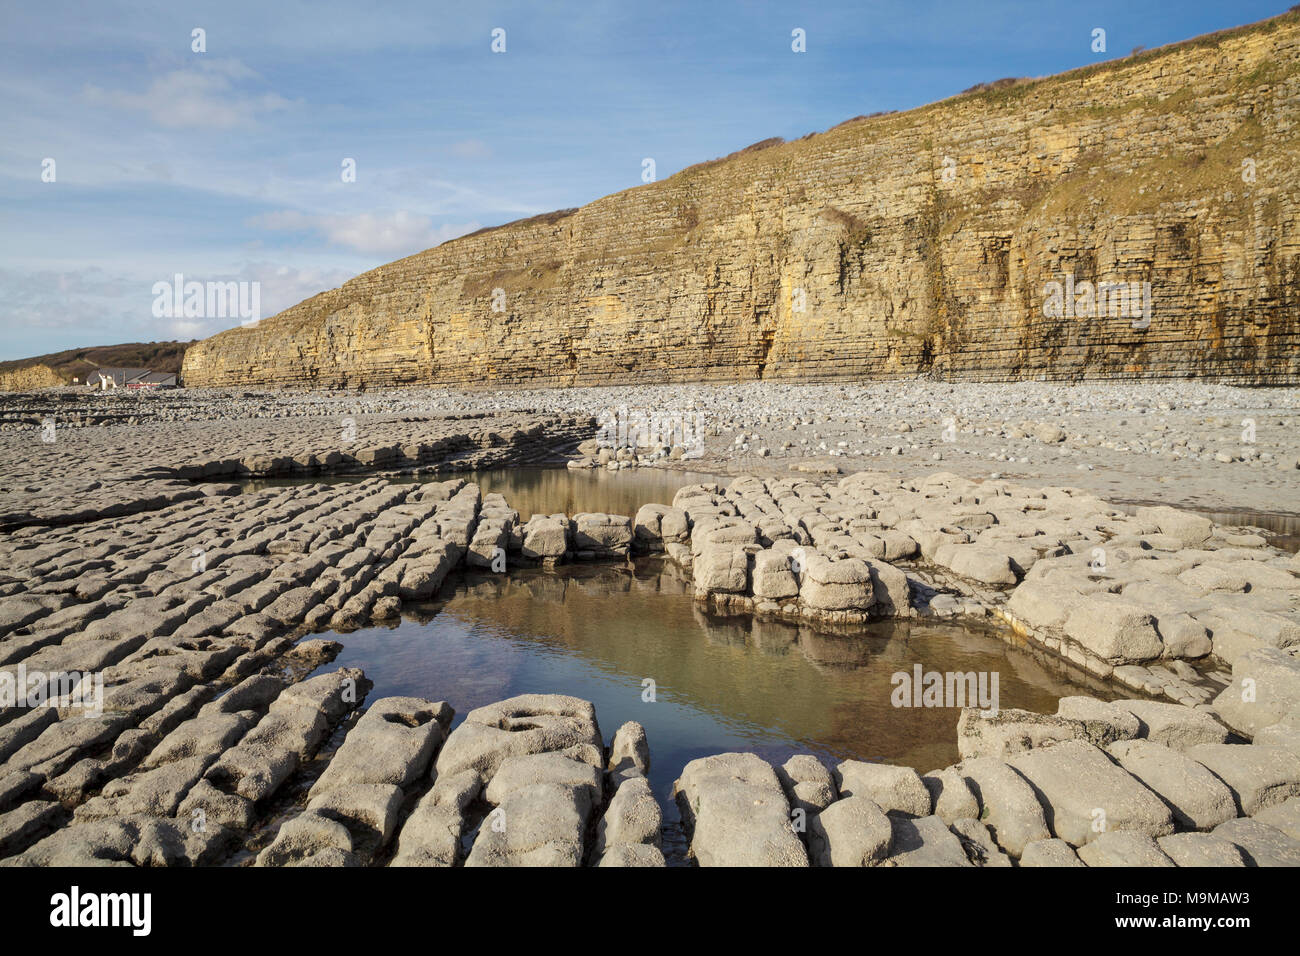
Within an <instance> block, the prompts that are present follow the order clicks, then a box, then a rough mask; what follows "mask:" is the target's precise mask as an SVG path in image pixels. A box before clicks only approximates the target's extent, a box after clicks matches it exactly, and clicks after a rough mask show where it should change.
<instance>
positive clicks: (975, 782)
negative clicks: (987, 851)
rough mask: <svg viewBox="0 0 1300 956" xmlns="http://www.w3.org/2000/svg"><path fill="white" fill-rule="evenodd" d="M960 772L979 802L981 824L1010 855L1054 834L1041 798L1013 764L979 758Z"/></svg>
mask: <svg viewBox="0 0 1300 956" xmlns="http://www.w3.org/2000/svg"><path fill="white" fill-rule="evenodd" d="M957 770H958V771H959V772H960V773H961V775H962V779H964V780H965V781H966V783H967V784H968V786H969V787H970V790H971V793H972V794H973V795H974V796H975V798H976V799H977V800H978V801H979V806H980V814H979V819H980V822H982V823H984V824H985V825H986V826H987V827H988V828H989V829H990V830H991V831H992V833H993V837H994V839H995V840H997V842H998V845H999V846H1001V847H1002V848H1003V849H1004V850H1006V852H1007V853H1008V854H1010V855H1011V856H1013V857H1019V856H1020V855H1021V854H1022V853H1023V852H1024V850H1025V848H1026V847H1027V846H1028V845H1029V844H1031V843H1034V842H1037V841H1040V840H1045V839H1047V838H1049V837H1050V836H1051V835H1052V834H1051V831H1050V830H1049V829H1048V826H1047V816H1046V813H1045V812H1044V809H1043V805H1042V804H1041V803H1040V802H1039V799H1038V795H1037V794H1036V793H1034V789H1033V787H1031V786H1030V785H1029V783H1028V781H1026V780H1025V778H1024V777H1022V776H1021V775H1020V774H1019V773H1017V772H1016V771H1015V770H1013V769H1012V768H1011V766H1010V765H1008V764H1006V763H1003V762H1002V761H1001V760H999V759H997V758H996V757H978V758H976V759H975V760H966V761H963V762H962V763H961V764H959V765H958V767H957Z"/></svg>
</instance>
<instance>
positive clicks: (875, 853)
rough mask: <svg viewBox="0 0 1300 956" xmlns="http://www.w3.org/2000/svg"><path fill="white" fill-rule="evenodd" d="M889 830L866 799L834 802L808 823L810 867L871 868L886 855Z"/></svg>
mask: <svg viewBox="0 0 1300 956" xmlns="http://www.w3.org/2000/svg"><path fill="white" fill-rule="evenodd" d="M892 838H893V828H892V824H891V823H890V820H889V817H887V816H886V815H885V813H884V811H882V810H881V809H880V807H879V806H877V805H876V803H875V802H874V801H872V800H870V799H868V798H867V797H854V796H850V797H845V798H844V799H842V800H837V801H835V802H834V803H832V804H831V805H830V806H828V807H826V808H825V809H824V810H822V811H821V812H819V813H814V814H812V815H811V816H810V818H809V822H808V855H809V858H810V859H811V860H812V865H813V866H874V865H875V864H877V863H879V862H880V861H881V860H883V859H884V858H885V857H886V856H887V855H888V853H889V845H890V841H891V839H892Z"/></svg>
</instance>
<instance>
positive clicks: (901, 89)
mask: <svg viewBox="0 0 1300 956" xmlns="http://www.w3.org/2000/svg"><path fill="white" fill-rule="evenodd" d="M1287 6H1288V3H1287V0H1281V2H1278V0H1275V2H1257V0H1235V2H1232V3H1226V2H1204V0H1178V2H1150V3H1144V2H1137V0H1125V2H1110V0H1106V2H1087V3H1079V2H1053V0H1037V2H1033V0H1024V2H1011V0H981V2H977V3H970V2H930V0H906V2H870V3H856V4H854V3H838V2H832V0H818V2H812V3H796V2H785V3H777V2H743V0H722V2H706V0H695V2H682V3H674V2H670V3H624V2H606V0H581V2H573V3H568V2H545V0H527V2H518V3H481V2H474V3H444V2H438V0H432V2H430V0H423V2H416V3H384V2H371V3H355V2H334V0H311V2H296V0H290V2H280V0H260V2H242V0H221V2H215V3H193V4H189V3H184V2H137V3H130V4H124V3H116V2H111V0H101V2H94V3H91V2H84V3H81V4H77V3H64V2H58V0H42V2H40V3H28V2H19V0H0V104H3V105H0V129H3V131H4V132H3V135H2V136H0V359H9V358H19V357H23V356H27V355H37V354H43V353H46V352H53V351H59V350H62V349H67V348H74V347H79V346H87V345H103V344H110V343H114V342H131V341H155V340H165V339H172V338H193V337H202V336H206V335H209V334H212V333H213V332H216V331H219V330H220V329H221V328H225V327H229V326H231V325H234V324H236V323H237V320H231V319H212V318H199V317H195V318H189V319H185V318H169V317H155V316H154V314H153V311H152V308H151V306H152V305H153V301H154V295H153V285H154V283H155V282H159V281H170V280H171V278H172V276H173V275H174V274H176V273H181V274H183V275H184V276H185V278H186V279H187V280H197V281H200V282H206V281H227V280H236V281H238V280H244V281H249V282H253V281H256V282H260V283H261V287H260V288H261V299H262V309H261V311H262V315H263V316H266V315H271V314H273V313H275V312H277V311H279V310H280V309H283V308H285V307H287V306H289V305H292V304H294V303H295V302H298V301H300V300H301V299H303V298H305V297H307V296H309V295H313V294H315V293H316V292H320V291H322V290H324V289H328V288H333V287H335V286H337V285H339V284H340V283H341V282H343V281H344V280H346V279H348V278H350V277H351V276H353V275H356V274H358V273H360V272H364V271H365V270H367V269H370V268H373V267H375V266H377V265H381V264H383V263H385V262H389V261H391V260H393V259H396V258H400V257H401V256H404V255H409V254H411V253H414V252H418V251H420V250H422V249H426V248H428V247H430V246H433V245H436V244H437V243H439V242H442V241H444V240H446V239H449V238H453V237H455V236H457V235H461V234H463V233H465V232H470V231H472V230H474V229H477V228H480V227H482V226H489V225H496V224H499V223H503V222H508V221H510V220H512V219H518V218H521V217H523V216H528V215H533V214H535V213H539V212H546V211H549V210H552V209H559V208H564V207H568V206H579V205H582V204H584V203H586V202H589V201H591V200H593V199H596V198H598V197H600V196H603V195H606V194H608V193H611V192H615V191H617V190H620V189H625V188H627V187H629V186H635V185H639V184H640V182H641V169H642V160H643V159H644V158H645V157H652V158H653V159H654V160H655V164H656V167H657V169H656V171H657V174H658V177H659V178H660V179H662V178H665V177H667V176H669V175H671V174H672V173H674V172H676V171H677V170H679V169H681V168H683V167H685V166H689V165H691V164H693V163H696V162H700V161H702V160H706V159H712V158H715V157H717V156H722V155H725V154H727V153H729V152H732V151H734V150H736V149H739V148H741V147H744V146H747V145H749V144H750V143H753V142H756V141H757V140H760V139H765V138H767V137H770V136H782V137H785V138H786V139H794V138H797V137H799V136H802V135H804V134H805V133H809V132H813V131H819V130H824V129H827V128H828V127H830V126H833V125H835V124H836V123H839V122H841V121H842V120H845V119H847V118H849V117H852V116H856V115H859V114H863V113H871V112H875V111H877V110H887V109H907V108H910V107H913V106H919V105H921V104H924V103H928V102H932V101H934V100H937V99H942V98H944V97H946V96H950V95H952V94H954V93H957V92H960V91H961V90H963V89H965V88H967V87H969V86H972V85H973V84H975V83H979V82H983V81H987V80H993V79H997V78H999V77H1004V76H1044V75H1048V74H1052V73H1058V72H1060V71H1062V70H1067V69H1071V68H1073V67H1077V66H1082V65H1085V64H1088V63H1091V62H1095V61H1097V60H1099V59H1107V58H1113V57H1121V56H1124V55H1127V54H1128V52H1129V51H1130V50H1131V49H1132V48H1133V47H1135V46H1139V45H1141V46H1146V47H1156V46H1159V45H1161V44H1164V43H1170V42H1174V41H1177V40H1182V39H1186V38H1188V37H1191V36H1195V35H1197V34H1201V33H1206V32H1209V31H1212V30H1218V29H1223V28H1225V27H1231V26H1236V25H1239V24H1243V23H1249V22H1253V21H1256V20H1261V19H1264V18H1266V17H1269V16H1272V15H1275V14H1277V13H1280V12H1282V11H1284V10H1285V9H1286V8H1287ZM498 27H499V28H502V29H504V30H505V31H506V33H505V40H506V50H505V52H504V53H493V52H492V50H491V43H492V36H491V34H492V31H493V30H494V29H495V28H498ZM1095 27H1101V28H1104V29H1105V30H1106V31H1107V52H1106V53H1105V54H1096V53H1093V52H1092V50H1091V42H1092V37H1091V33H1092V30H1093V29H1094V28H1095ZM195 28H202V29H203V30H204V31H206V47H207V49H206V52H204V53H196V52H193V50H192V49H191V46H192V39H191V36H192V31H193V30H194V29H195ZM795 28H801V29H803V30H804V31H805V32H806V37H807V40H806V44H807V52H805V53H800V54H796V53H794V52H792V50H791V31H792V30H793V29H795ZM46 158H51V159H53V160H54V161H55V177H56V178H55V181H54V182H43V181H42V164H43V161H44V160H45V159H46ZM345 158H352V159H355V161H356V169H357V176H356V181H355V182H351V183H344V182H342V180H341V176H340V172H341V164H342V162H343V160H344V159H345Z"/></svg>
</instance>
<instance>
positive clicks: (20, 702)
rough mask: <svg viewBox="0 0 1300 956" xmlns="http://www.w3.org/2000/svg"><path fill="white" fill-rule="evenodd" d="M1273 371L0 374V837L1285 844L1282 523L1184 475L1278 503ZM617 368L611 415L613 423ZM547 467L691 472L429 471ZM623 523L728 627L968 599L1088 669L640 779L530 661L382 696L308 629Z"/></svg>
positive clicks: (775, 844) (1000, 860)
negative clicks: (943, 709)
mask: <svg viewBox="0 0 1300 956" xmlns="http://www.w3.org/2000/svg"><path fill="white" fill-rule="evenodd" d="M1296 404H1297V399H1296V398H1295V396H1294V393H1293V392H1290V391H1287V390H1267V389H1265V390H1243V389H1236V388H1231V387H1226V386H1213V385H1179V386H1177V387H1174V386H1166V385H1152V386H1139V385H1132V384H1127V383H1125V384H1092V385H1080V386H1076V387H1073V388H1068V389H1062V388H1059V387H1048V386H1044V385H1042V384H1037V383H1023V384H1019V385H988V386H977V385H948V384H937V383H929V382H922V381H915V382H906V383H892V384H889V385H862V386H839V385H830V386H811V385H810V386H773V385H768V384H763V383H754V384H753V385H748V386H745V385H731V386H723V387H703V386H702V387H688V386H659V387H649V386H642V387H636V388H629V389H623V390H618V389H592V390H530V391H526V392H520V391H510V392H508V393H507V392H497V393H494V392H479V393H472V392H455V391H446V390H402V391H395V392H378V393H376V392H368V393H366V394H363V395H357V394H340V393H314V392H303V393H268V392H261V393H258V392H248V391H239V392H221V391H196V390H185V391H183V392H176V393H160V394H154V395H145V396H130V397H127V396H118V395H112V394H108V395H85V394H83V393H73V392H70V391H65V392H59V391H49V392H40V393H28V394H21V395H14V396H11V397H8V398H5V399H3V401H2V402H0V444H2V445H3V455H4V461H5V462H6V467H5V474H4V486H3V489H2V493H3V501H4V505H3V521H4V527H5V533H4V537H3V539H2V540H0V549H2V550H3V554H4V561H3V564H2V566H3V579H2V583H0V629H2V630H3V635H2V636H0V655H2V656H0V690H3V689H4V688H5V687H9V688H11V693H10V699H9V700H7V701H5V702H4V703H5V706H4V707H3V710H0V854H2V855H3V863H4V865H6V866H22V865H49V864H60V863H62V864H76V865H81V864H90V863H118V864H133V865H137V866H152V865H223V864H224V865H236V866H239V865H256V866H286V865H324V866H332V865H347V866H366V865H371V866H373V865H394V866H404V865H408V866H409V865H438V866H457V865H469V866H477V865H562V866H583V865H601V866H629V865H632V866H647V865H649V866H660V865H663V864H664V863H665V854H664V851H663V833H664V831H665V820H664V817H665V812H666V811H672V812H673V813H674V814H675V817H677V818H679V819H680V829H681V834H682V836H681V839H683V840H684V841H686V850H685V855H686V858H687V860H689V861H693V862H695V863H697V864H699V865H706V866H707V865H798V866H805V865H815V866H823V865H853V866H860V865H876V864H881V865H954V866H969V865H977V866H986V865H1003V866H1005V865H1020V866H1029V865H1080V864H1086V865H1089V866H1098V865H1103V866H1104V865H1162V866H1169V865H1184V866H1185V865H1228V866H1242V865H1295V864H1297V863H1300V824H1298V822H1297V821H1298V818H1297V814H1298V813H1300V724H1297V723H1296V714H1297V713H1300V660H1297V658H1296V656H1295V649H1296V648H1297V647H1300V558H1297V557H1296V555H1295V553H1294V551H1295V548H1294V546H1293V544H1292V537H1291V535H1294V527H1291V528H1290V535H1288V533H1287V530H1286V523H1285V521H1284V522H1282V525H1280V526H1279V527H1281V528H1282V529H1283V530H1281V531H1279V530H1276V529H1274V530H1270V529H1267V528H1259V527H1255V526H1252V525H1251V523H1250V522H1249V521H1245V520H1243V521H1241V522H1239V523H1238V522H1228V521H1214V520H1211V519H1210V518H1209V517H1205V516H1204V515H1203V514H1201V513H1198V512H1203V511H1206V510H1212V511H1216V512H1241V513H1243V514H1244V513H1248V512H1261V511H1269V512H1272V513H1273V514H1274V517H1285V516H1284V515H1279V514H1278V512H1279V511H1288V510H1289V509H1279V508H1277V505H1278V504H1280V503H1283V502H1288V501H1290V502H1296V501H1300V471H1298V470H1297V468H1296V457H1297V450H1298V449H1300V441H1297V438H1296V435H1297V434H1300V433H1298V432H1297V429H1296V427H1295V425H1296V416H1297V409H1296ZM637 409H654V410H657V411H656V414H655V415H652V416H648V418H647V421H646V422H643V423H642V427H639V428H632V429H630V434H632V435H633V436H634V437H633V438H632V439H631V440H628V438H627V435H628V434H629V430H628V429H622V430H620V428H618V427H611V425H610V423H611V422H615V423H617V422H619V421H622V420H628V421H637V415H636V410H637ZM674 409H681V410H682V411H681V413H680V414H681V415H683V416H685V417H687V418H688V419H689V420H690V421H691V422H693V423H695V425H696V428H695V431H694V432H680V431H679V432H677V433H676V434H677V435H678V437H679V438H680V436H681V435H683V434H685V435H687V437H684V438H680V440H681V441H683V442H686V445H689V446H690V447H686V445H680V444H679V445H672V444H669V443H668V442H669V441H671V440H673V436H674V431H673V428H672V423H671V418H672V415H670V414H668V412H667V411H666V410H674ZM1004 410H1006V411H1008V412H1012V413H1013V415H1014V420H1010V421H1008V420H1006V419H1005V418H1004V417H1001V414H1002V412H1003V411H1004ZM656 416H657V417H656ZM1246 420H1253V422H1254V431H1253V434H1249V435H1246V436H1243V433H1242V429H1243V425H1242V422H1243V421H1246ZM51 422H52V423H53V424H52V425H51ZM1246 438H1250V439H1253V440H1246ZM47 439H48V440H47ZM539 465H546V466H552V467H554V468H556V469H562V471H557V472H556V474H570V475H573V476H575V477H576V476H581V475H582V474H584V473H586V472H589V471H592V470H596V469H599V470H601V471H603V472H612V473H617V474H611V475H610V479H609V480H611V481H615V482H617V481H632V480H634V478H635V476H636V475H638V474H640V473H643V472H645V473H649V472H650V471H652V470H653V471H655V472H656V473H657V472H665V473H669V474H671V473H675V471H676V470H677V469H681V468H685V467H689V468H690V470H691V471H692V472H697V473H705V474H713V475H716V476H717V477H716V479H715V480H713V481H709V482H695V483H691V484H683V485H682V486H681V487H679V488H678V489H677V490H676V491H675V493H674V494H673V496H672V498H671V499H670V500H665V501H649V500H647V501H645V502H644V503H642V504H640V506H639V507H637V509H636V511H635V513H632V514H606V513H589V512H578V513H560V512H556V513H543V512H541V511H538V510H536V508H534V511H533V513H532V514H531V515H530V516H529V517H528V518H527V519H526V520H521V519H520V514H519V511H518V510H517V509H516V508H514V507H512V505H511V503H510V501H509V500H507V498H506V497H505V496H503V495H502V494H499V493H484V492H482V490H481V489H480V488H479V486H478V485H477V484H475V483H474V482H473V481H470V480H467V478H466V477H465V474H466V473H470V474H471V475H472V473H474V471H475V470H476V469H481V468H483V467H492V466H495V467H516V468H519V467H526V466H539ZM256 478H262V479H267V481H265V482H263V483H262V484H260V485H255V484H252V483H250V482H252V480H253V479H256ZM277 480H279V481H281V482H282V483H280V484H276V483H275V482H276V481H277ZM1117 491H1118V492H1119V494H1116V492H1117ZM1121 496H1122V498H1123V499H1125V500H1126V501H1127V502H1131V503H1127V504H1119V503H1116V502H1115V501H1114V500H1113V499H1115V498H1119V497H1121ZM1152 500H1159V501H1161V502H1172V503H1173V504H1174V505H1177V507H1174V506H1171V505H1170V504H1159V505H1156V504H1150V503H1148V504H1141V503H1138V502H1142V501H1147V502H1150V501H1152ZM1279 545H1280V546H1279ZM631 561H640V562H652V563H653V564H654V566H656V567H659V568H663V569H673V574H674V575H675V576H676V577H678V578H679V579H680V580H682V581H683V582H684V587H685V589H687V590H688V591H689V593H691V594H692V597H693V600H694V602H695V603H696V604H697V606H698V607H700V608H701V609H702V610H703V611H704V612H705V613H706V614H716V615H726V616H728V619H739V620H748V621H751V622H753V623H752V624H750V625H748V626H749V627H750V628H757V626H758V623H759V622H762V621H769V622H773V624H777V625H782V624H783V625H789V626H793V627H800V628H810V629H812V630H813V631H818V630H821V631H825V632H827V633H834V634H838V635H840V636H841V638H843V637H844V635H849V637H850V639H851V637H852V635H853V634H855V633H857V632H858V631H860V629H862V628H867V627H870V626H873V625H874V624H878V623H879V622H908V621H943V622H955V623H958V624H969V625H970V626H972V627H974V626H979V627H981V628H984V629H987V630H989V631H990V632H991V633H994V634H996V635H999V636H1000V637H1001V638H1002V639H1003V640H1004V641H1005V642H1007V644H1008V645H1011V646H1018V647H1021V648H1027V649H1029V650H1032V652H1033V653H1035V654H1038V655H1040V656H1041V657H1042V658H1043V659H1044V660H1051V661H1053V662H1055V664H1056V666H1059V667H1060V668H1062V669H1064V670H1066V671H1068V672H1070V673H1072V674H1073V675H1074V677H1075V679H1076V680H1077V681H1078V682H1079V686H1085V687H1087V688H1089V693H1078V694H1075V695H1073V696H1063V697H1060V699H1059V700H1058V702H1057V707H1056V710H1055V712H1051V713H1038V712H1033V711H1028V710H1022V709H1016V708H1001V709H998V708H996V704H995V705H994V706H993V707H990V706H989V702H988V701H987V700H982V701H981V700H977V699H976V695H975V682H974V680H971V682H970V684H969V686H966V685H964V684H963V683H962V681H964V680H966V679H967V675H964V674H958V675H956V676H957V679H958V686H957V690H958V692H959V693H961V694H963V696H962V697H961V698H960V699H959V700H957V701H956V702H954V701H952V700H950V699H949V700H945V701H944V705H946V706H949V707H953V710H952V711H951V712H952V713H953V714H954V715H956V716H957V721H956V726H955V729H954V731H953V739H952V743H955V745H956V749H957V755H958V756H959V758H960V759H959V760H958V761H957V762H953V763H950V764H949V765H946V766H918V767H906V766H899V765H896V764H891V763H880V762H872V761H866V760H859V759H842V760H833V759H827V758H826V755H824V754H823V755H813V754H795V755H793V756H791V757H790V758H789V759H787V760H785V761H784V762H782V763H772V762H769V761H766V760H764V759H763V758H762V757H760V756H758V755H757V754H754V753H745V752H717V753H711V754H707V755H705V756H701V757H697V758H695V759H691V760H689V761H688V762H686V763H685V764H684V766H682V767H681V769H680V772H679V773H677V774H676V776H675V777H674V781H673V783H672V787H671V799H672V804H671V805H669V806H665V802H666V801H665V800H664V799H662V798H661V795H656V793H655V792H654V791H653V790H652V788H651V786H650V784H649V782H648V780H647V773H648V772H649V768H650V764H651V760H652V756H653V753H654V741H653V740H651V739H648V736H647V734H646V731H645V728H644V726H643V724H642V723H641V722H638V721H635V720H628V721H624V722H623V723H622V724H621V726H619V727H617V728H616V729H615V731H614V733H613V734H612V736H609V735H606V733H605V732H604V731H602V729H601V727H600V724H599V722H598V715H597V713H596V711H595V708H594V706H593V705H592V703H591V702H589V701H587V700H584V699H579V698H577V697H574V696H571V695H567V694H564V693H560V692H558V691H557V689H556V688H547V687H537V688H535V689H534V690H533V691H532V692H529V693H525V694H522V695H519V696H514V697H510V698H507V699H501V700H499V701H497V702H494V703H490V704H487V705H484V706H476V707H474V708H472V709H469V710H468V712H464V709H463V708H464V705H463V704H461V703H459V702H458V701H457V700H456V699H454V697H452V696H451V695H446V696H443V695H442V694H441V693H440V689H439V688H438V687H436V686H431V687H428V689H427V692H426V693H425V694H424V695H423V696H418V697H417V696H385V697H376V696H375V695H373V694H372V693H371V681H370V680H369V679H368V678H367V676H366V674H365V673H364V672H363V671H362V670H361V669H358V668H353V667H347V666H337V667H335V666H332V665H331V664H330V662H331V661H332V660H333V659H334V658H335V657H336V656H337V655H338V654H339V652H340V649H341V647H342V646H343V645H344V644H346V641H347V635H348V634H349V633H351V632H353V631H355V630H356V629H358V628H365V627H369V626H373V625H375V624H380V623H382V622H385V621H389V622H391V621H393V620H400V619H401V617H402V616H403V614H404V613H409V612H412V611H417V610H418V609H419V608H420V607H421V606H423V603H424V602H428V601H430V600H431V599H434V598H435V597H436V596H437V594H438V593H439V590H440V589H441V588H442V587H443V585H444V583H446V582H447V581H449V580H455V579H457V578H458V577H460V576H464V575H466V574H475V573H477V574H487V575H498V574H499V575H502V576H508V575H510V574H511V573H515V572H517V571H518V570H519V569H523V568H535V569H538V572H537V573H541V574H543V575H545V574H550V573H554V572H555V570H556V569H558V568H562V567H564V566H566V565H568V564H570V563H574V562H584V563H592V564H607V565H610V566H611V567H615V568H617V567H620V566H625V565H628V563H629V562H631ZM755 634H757V631H756V630H755ZM336 638H337V639H336ZM914 650H915V651H916V652H917V653H918V655H919V656H918V660H922V661H923V660H925V656H924V647H914ZM947 676H948V684H949V685H950V686H948V687H947V688H946V690H947V691H948V692H949V694H951V691H952V689H953V688H952V686H951V684H952V675H947ZM977 676H978V675H976V674H970V675H969V678H970V679H974V678H976V677H977ZM984 676H987V675H984ZM42 681H44V683H42ZM96 682H98V683H96ZM20 686H21V687H22V688H23V691H24V692H25V694H26V697H25V699H19V698H17V697H16V696H14V691H13V690H12V689H16V688H19V687H20ZM92 689H93V693H92ZM939 690H940V691H941V692H942V690H943V688H939ZM965 691H969V692H970V694H969V696H968V697H967V696H965V695H964V692H965ZM638 692H639V688H637V687H635V686H634V687H633V688H632V689H631V690H630V691H629V693H631V694H636V693H638ZM916 693H917V696H918V698H919V697H920V696H921V693H922V691H921V688H920V687H919V686H918V687H917V688H916ZM47 697H48V698H49V702H50V703H56V702H57V704H58V705H57V706H45V705H44V703H45V698H47ZM56 698H58V700H57V701H56ZM645 706H647V707H653V706H656V705H655V704H653V703H647V704H646V705H645ZM895 706H897V705H895ZM458 710H460V711H462V712H463V713H464V716H463V718H461V719H459V720H457V719H456V715H457V711H458ZM861 732H862V733H864V734H867V735H869V734H870V729H869V728H865V727H864V728H862V731H861ZM1098 821H1100V824H1099V823H1098Z"/></svg>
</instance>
